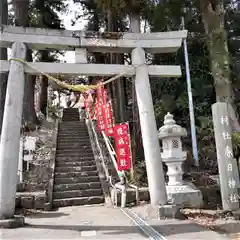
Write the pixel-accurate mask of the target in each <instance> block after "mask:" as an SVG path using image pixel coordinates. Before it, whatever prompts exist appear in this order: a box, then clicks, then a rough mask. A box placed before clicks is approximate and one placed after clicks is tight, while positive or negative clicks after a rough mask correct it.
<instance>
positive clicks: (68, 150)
mask: <svg viewBox="0 0 240 240" xmlns="http://www.w3.org/2000/svg"><path fill="white" fill-rule="evenodd" d="M56 152H57V153H66V154H71V153H73V152H74V153H75V152H83V153H92V152H93V150H92V148H90V147H89V148H84V147H77V148H76V147H75V148H71V147H69V148H63V147H62V148H57V151H56Z"/></svg>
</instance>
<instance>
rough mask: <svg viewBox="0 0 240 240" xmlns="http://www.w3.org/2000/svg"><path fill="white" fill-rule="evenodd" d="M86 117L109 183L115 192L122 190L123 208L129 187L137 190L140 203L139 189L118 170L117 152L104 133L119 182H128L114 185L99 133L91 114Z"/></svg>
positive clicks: (137, 199) (137, 200)
mask: <svg viewBox="0 0 240 240" xmlns="http://www.w3.org/2000/svg"><path fill="white" fill-rule="evenodd" d="M86 116H87V120H89V122H90V126H91V128H92V131H93V133H94V136H95V140H96V144H97V146H98V148H99V151H100V155H101V159H102V164H103V168H104V171H105V174H106V177H107V180H108V181H109V183H110V185H111V186H112V187H113V188H114V189H115V191H118V190H120V191H121V207H122V208H124V207H126V195H127V194H126V190H127V186H128V187H131V188H133V189H135V191H136V203H138V202H139V190H138V187H137V186H135V185H133V184H129V183H128V181H127V177H126V174H125V172H124V171H119V170H118V167H117V160H116V152H115V150H114V148H113V146H112V144H111V142H110V141H109V138H108V137H107V136H106V134H105V132H103V131H102V136H103V139H104V142H105V144H106V147H107V149H108V152H109V154H110V157H111V160H112V163H113V165H114V168H115V170H116V172H117V173H118V174H117V175H118V178H119V180H120V181H121V177H123V178H124V179H125V180H126V183H125V184H120V183H116V184H115V185H114V184H113V183H112V177H111V176H109V172H108V168H107V167H106V164H105V162H104V158H103V153H102V149H101V147H100V144H99V141H98V136H97V133H96V130H95V127H94V125H93V121H92V119H91V118H90V117H89V114H88V113H87V112H86ZM116 193H117V192H115V196H114V198H115V202H116V204H117V196H116Z"/></svg>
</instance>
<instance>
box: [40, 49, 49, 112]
mask: <svg viewBox="0 0 240 240" xmlns="http://www.w3.org/2000/svg"><path fill="white" fill-rule="evenodd" d="M39 53H40V54H41V57H40V62H48V61H49V53H48V51H45V50H42V51H39ZM47 101H48V78H47V77H45V76H42V77H41V78H40V95H39V109H40V111H41V112H42V113H43V114H44V116H46V115H47Z"/></svg>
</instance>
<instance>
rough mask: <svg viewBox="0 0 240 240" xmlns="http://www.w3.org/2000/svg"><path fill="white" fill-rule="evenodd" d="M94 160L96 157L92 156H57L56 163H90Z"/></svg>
mask: <svg viewBox="0 0 240 240" xmlns="http://www.w3.org/2000/svg"><path fill="white" fill-rule="evenodd" d="M92 160H94V157H92V156H89V157H88V156H84V157H83V156H80V157H79V156H73V157H70V156H56V159H55V162H56V163H59V162H89V161H92Z"/></svg>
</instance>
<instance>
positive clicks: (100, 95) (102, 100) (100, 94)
mask: <svg viewBox="0 0 240 240" xmlns="http://www.w3.org/2000/svg"><path fill="white" fill-rule="evenodd" d="M106 102H107V99H106V90H105V89H104V85H102V84H99V87H98V88H97V103H96V109H95V111H96V118H97V126H98V131H99V132H101V131H104V129H105V122H104V115H105V114H104V111H103V110H104V106H105V104H106Z"/></svg>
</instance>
